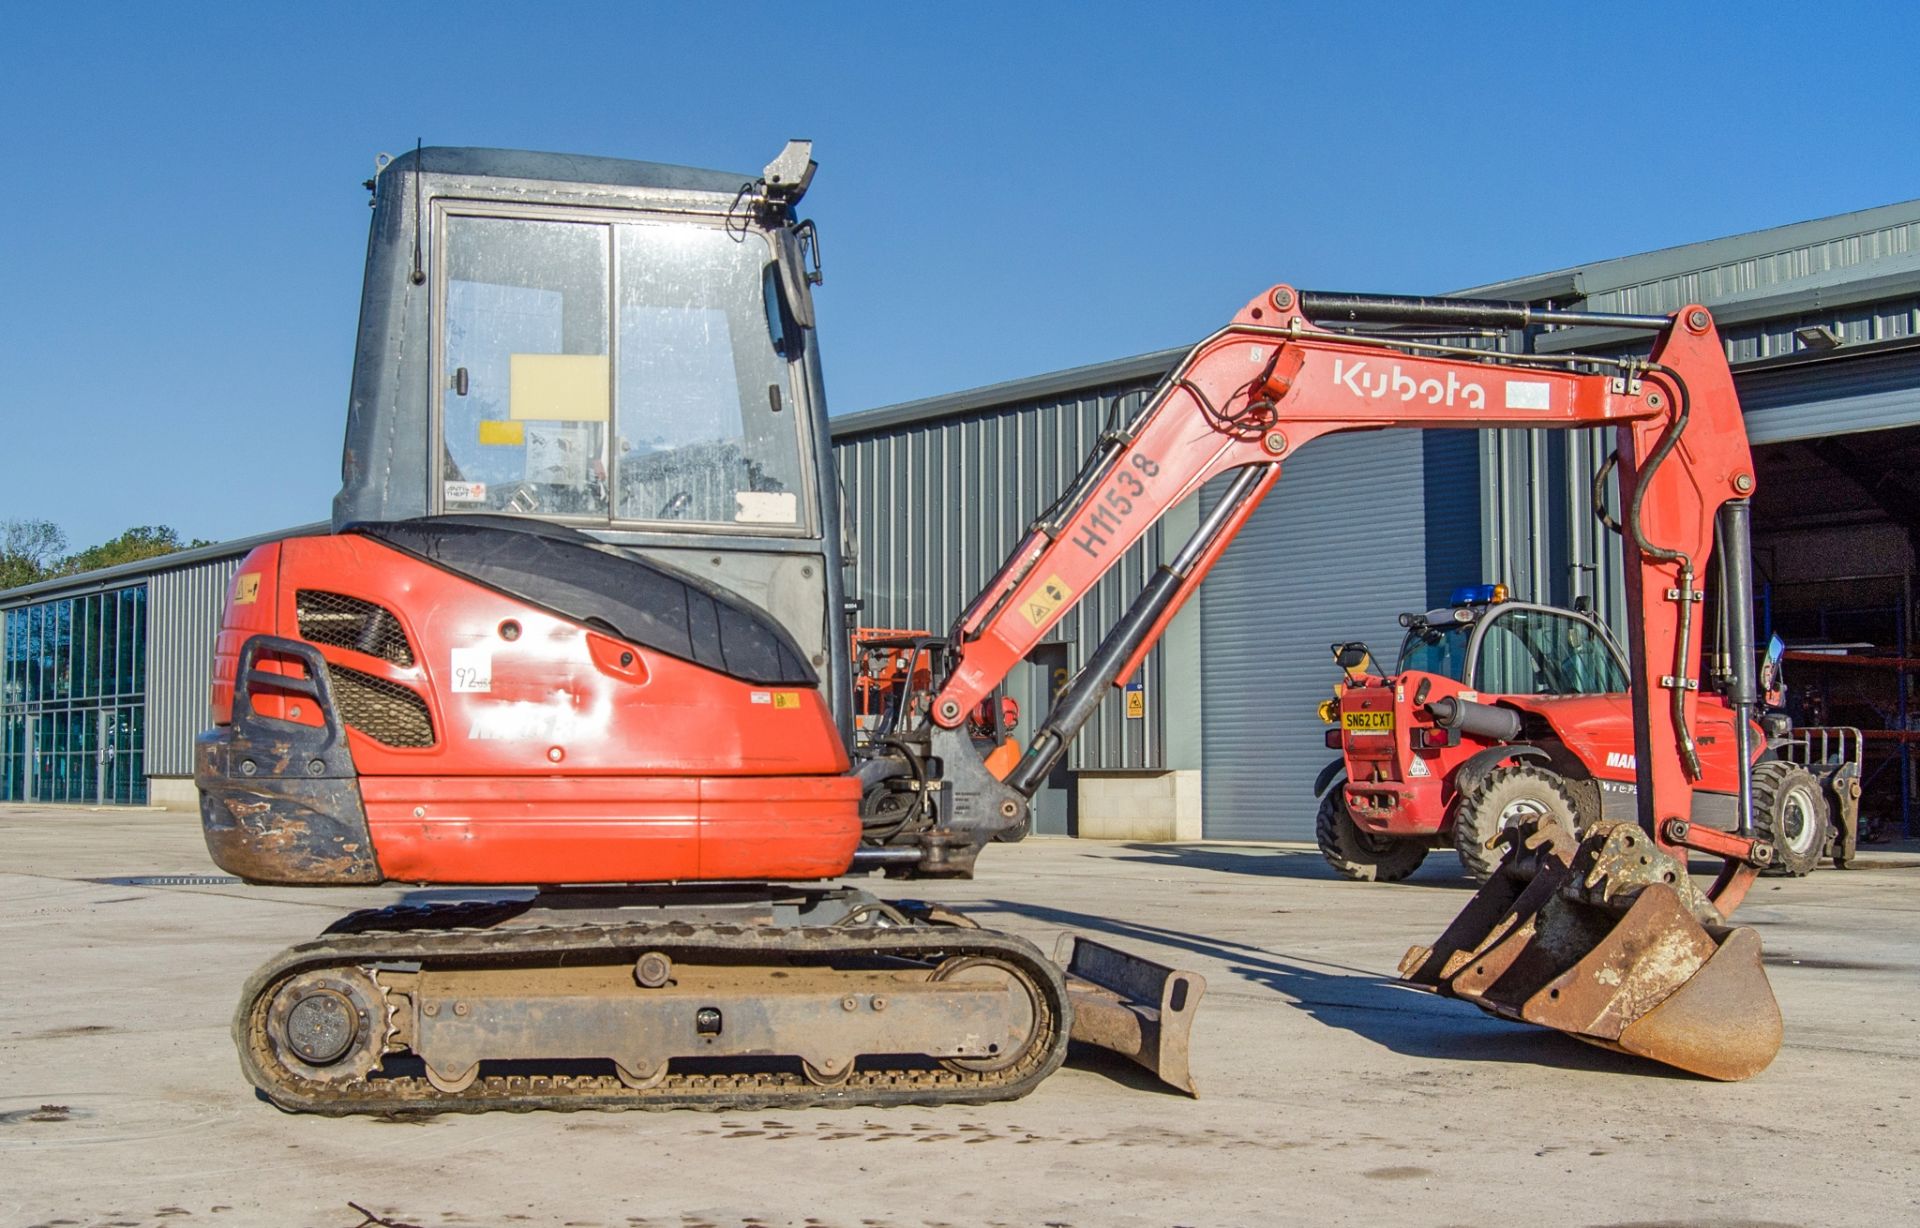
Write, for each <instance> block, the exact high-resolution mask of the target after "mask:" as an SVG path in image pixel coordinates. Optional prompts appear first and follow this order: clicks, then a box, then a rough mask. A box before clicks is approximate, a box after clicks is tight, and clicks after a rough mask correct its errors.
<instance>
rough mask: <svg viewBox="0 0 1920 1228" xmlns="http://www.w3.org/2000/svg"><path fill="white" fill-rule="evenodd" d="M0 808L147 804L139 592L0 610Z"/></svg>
mask: <svg viewBox="0 0 1920 1228" xmlns="http://www.w3.org/2000/svg"><path fill="white" fill-rule="evenodd" d="M0 661H3V662H4V673H3V674H0V800H5V801H12V802H67V803H89V804H95V805H99V804H109V805H110V804H114V803H118V804H121V805H141V804H144V803H145V802H146V800H147V775H146V762H145V760H146V684H147V678H146V674H147V586H146V585H144V584H136V585H132V586H129V587H127V588H121V589H114V590H112V591H109V592H104V593H90V594H87V595H86V596H82V597H60V598H56V599H54V600H51V601H43V602H39V603H37V604H34V605H28V606H20V607H18V608H15V609H11V610H8V611H7V612H6V636H5V645H4V656H0Z"/></svg>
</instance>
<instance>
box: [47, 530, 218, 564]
mask: <svg viewBox="0 0 1920 1228" xmlns="http://www.w3.org/2000/svg"><path fill="white" fill-rule="evenodd" d="M212 544H213V543H211V542H208V541H203V540H201V539H199V538H195V539H194V540H193V541H190V542H189V541H181V540H180V535H179V534H178V533H176V532H174V531H173V530H172V529H170V528H168V527H167V526H166V525H163V524H143V525H135V526H134V527H133V528H131V529H128V530H127V531H126V532H125V533H122V534H121V535H120V536H118V537H116V538H114V539H113V540H111V541H106V542H102V543H100V544H99V545H98V546H88V547H87V548H86V549H85V550H82V551H80V552H79V553H77V554H71V555H68V556H67V557H66V558H64V559H62V560H61V561H60V574H62V575H72V574H73V573H75V572H81V571H93V570H96V569H97V568H101V567H117V566H119V565H120V564H122V563H137V562H139V561H140V560H141V559H151V558H158V557H159V556H160V555H163V554H172V553H173V552H174V551H176V550H190V549H192V548H194V547H195V546H209V545H212Z"/></svg>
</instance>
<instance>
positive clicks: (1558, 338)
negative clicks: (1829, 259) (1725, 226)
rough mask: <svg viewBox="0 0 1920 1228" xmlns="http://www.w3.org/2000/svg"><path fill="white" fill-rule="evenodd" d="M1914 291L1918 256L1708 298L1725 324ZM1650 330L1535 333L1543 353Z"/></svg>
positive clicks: (1918, 281)
mask: <svg viewBox="0 0 1920 1228" xmlns="http://www.w3.org/2000/svg"><path fill="white" fill-rule="evenodd" d="M1914 296H1920V262H1915V264H1914V267H1912V268H1904V269H1897V270H1895V271H1894V272H1891V273H1886V274H1882V275H1881V276H1879V277H1861V278H1856V279H1853V280H1840V281H1827V282H1815V283H1809V284H1803V285H1800V286H1796V287H1794V288H1793V289H1790V290H1783V291H1775V292H1771V293H1764V294H1756V295H1752V296H1749V297H1745V298H1731V299H1721V300H1720V301H1719V302H1718V303H1707V304H1706V307H1707V308H1708V309H1709V310H1710V311H1712V312H1713V319H1714V322H1715V323H1716V324H1719V325H1722V326H1725V325H1729V324H1753V323H1756V322H1758V321H1762V320H1790V319H1795V318H1798V317H1800V316H1804V315H1811V314H1813V313H1815V312H1820V311H1827V310H1833V309H1837V308H1841V307H1858V306H1862V305H1864V304H1868V303H1884V302H1894V301H1897V300H1900V299H1904V298H1910V297H1914ZM1645 336H1646V334H1645V333H1637V332H1632V331H1630V330H1627V329H1619V328H1567V329H1561V330H1559V331H1557V332H1551V333H1543V334H1542V335H1541V336H1539V337H1538V338H1536V339H1535V342H1534V348H1536V349H1537V350H1539V351H1540V352H1541V353H1543V354H1561V353H1566V352H1568V351H1570V350H1583V349H1605V348H1607V347H1609V346H1616V345H1628V344H1631V343H1632V342H1634V341H1635V340H1637V339H1640V338H1644V337H1645Z"/></svg>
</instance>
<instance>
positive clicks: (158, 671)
mask: <svg viewBox="0 0 1920 1228" xmlns="http://www.w3.org/2000/svg"><path fill="white" fill-rule="evenodd" d="M241 558H242V555H241V554H238V553H235V554H230V555H227V556H225V557H221V558H214V559H209V560H206V561H205V562H201V563H196V564H194V565H192V566H190V567H179V568H174V569H171V570H168V571H162V572H159V573H157V574H155V575H154V576H153V577H152V578H151V579H150V580H148V582H147V775H149V776H191V775H193V740H194V738H195V737H197V736H198V735H199V734H200V732H201V731H202V730H204V729H208V728H211V727H212V725H213V711H212V708H211V707H210V706H209V700H210V692H211V689H212V682H213V647H214V640H215V639H216V638H217V637H218V635H219V632H220V614H221V611H222V610H223V609H224V608H225V607H226V602H227V590H228V588H229V587H230V586H231V585H232V583H233V573H234V572H235V571H237V570H238V569H239V567H240V560H241Z"/></svg>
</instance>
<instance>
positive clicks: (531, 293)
mask: <svg viewBox="0 0 1920 1228" xmlns="http://www.w3.org/2000/svg"><path fill="white" fill-rule="evenodd" d="M608 284H609V283H608V261H607V237H606V227H604V226H597V225H590V224H575V223H569V222H536V221H522V220H518V219H512V218H491V217H454V218H449V219H448V228H447V299H446V303H447V305H446V332H445V338H446V341H445V357H444V362H443V366H444V367H445V369H446V371H447V373H448V377H447V379H446V380H445V381H444V383H445V384H446V387H445V388H444V390H443V397H442V405H443V411H442V415H441V429H442V432H443V444H444V454H443V456H442V460H441V467H442V472H441V479H442V482H441V497H442V502H443V505H444V506H445V508H446V510H447V511H449V512H458V511H495V512H523V513H531V514H539V515H557V516H598V517H605V516H606V514H607V506H608V505H607V426H608V419H609V412H610V408H611V397H610V394H609V392H608V380H607V371H608V366H607V363H608V355H607V345H608V328H607V300H608Z"/></svg>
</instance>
